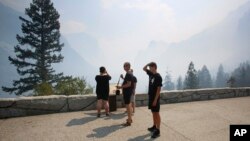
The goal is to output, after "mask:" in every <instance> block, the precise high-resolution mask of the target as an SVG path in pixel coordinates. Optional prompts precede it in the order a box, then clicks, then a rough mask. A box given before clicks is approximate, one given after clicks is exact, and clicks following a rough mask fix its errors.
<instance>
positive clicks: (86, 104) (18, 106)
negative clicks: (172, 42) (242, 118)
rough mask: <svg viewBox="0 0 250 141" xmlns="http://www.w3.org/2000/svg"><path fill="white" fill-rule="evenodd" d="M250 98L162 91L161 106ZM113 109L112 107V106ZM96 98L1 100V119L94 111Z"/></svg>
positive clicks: (142, 99) (141, 98) (238, 91)
mask: <svg viewBox="0 0 250 141" xmlns="http://www.w3.org/2000/svg"><path fill="white" fill-rule="evenodd" d="M241 96H250V87H244V88H220V89H196V90H182V91H162V92H161V104H168V103H177V102H189V101H200V100H213V99H221V98H232V97H241ZM115 99H116V105H117V108H121V107H124V103H123V98H122V95H119V96H115ZM136 105H137V106H138V107H140V106H147V105H148V95H147V94H137V95H136ZM111 106H112V105H111ZM95 107H96V96H95V95H93V94H92V95H74V96H60V95H53V96H37V97H21V98H1V99H0V118H8V117H18V116H28V115H39V114H49V113H59V112H70V111H83V110H94V109H95Z"/></svg>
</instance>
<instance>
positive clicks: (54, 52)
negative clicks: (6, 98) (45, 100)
mask: <svg viewBox="0 0 250 141" xmlns="http://www.w3.org/2000/svg"><path fill="white" fill-rule="evenodd" d="M25 14H26V15H27V17H26V18H24V17H19V19H20V20H21V21H22V25H21V28H22V35H17V36H16V39H17V41H18V45H16V46H15V47H14V50H15V55H16V56H15V57H10V56H9V61H10V62H11V64H13V65H15V66H16V68H17V72H18V74H19V75H20V79H19V80H14V81H13V87H2V89H3V90H4V91H6V92H9V93H13V92H14V93H15V94H16V95H21V94H23V93H25V92H28V91H30V90H34V89H35V88H36V86H38V85H40V84H49V85H53V84H54V83H56V82H58V81H59V80H60V79H62V78H63V73H58V74H56V73H55V70H54V69H53V68H52V64H53V63H60V62H62V60H63V56H62V55H61V54H60V52H61V50H62V47H63V44H62V43H60V31H59V29H60V23H59V17H60V15H59V14H58V12H57V11H56V9H55V8H54V6H53V3H52V2H51V1H50V0H33V1H32V3H31V4H30V7H29V8H26V9H25Z"/></svg>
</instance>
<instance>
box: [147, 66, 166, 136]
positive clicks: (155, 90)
mask: <svg viewBox="0 0 250 141" xmlns="http://www.w3.org/2000/svg"><path fill="white" fill-rule="evenodd" d="M148 67H149V69H148ZM143 70H144V71H145V72H146V73H147V74H148V76H149V86H148V108H149V109H151V112H152V115H153V126H152V127H151V128H148V130H149V131H150V132H153V134H152V136H151V138H157V137H159V136H160V124H161V117H160V113H159V112H160V91H161V87H162V77H161V75H160V74H159V73H157V65H156V63H155V62H151V63H149V64H147V65H146V66H144V67H143Z"/></svg>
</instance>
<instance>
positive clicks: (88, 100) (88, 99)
mask: <svg viewBox="0 0 250 141" xmlns="http://www.w3.org/2000/svg"><path fill="white" fill-rule="evenodd" d="M96 101H97V99H96V96H88V95H87V96H85V95H77V96H69V97H68V105H69V111H78V110H87V109H91V110H93V109H95V102H96ZM90 107H91V108H90Z"/></svg>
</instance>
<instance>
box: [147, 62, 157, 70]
mask: <svg viewBox="0 0 250 141" xmlns="http://www.w3.org/2000/svg"><path fill="white" fill-rule="evenodd" d="M149 67H154V68H155V69H157V64H156V63H155V62H151V63H149Z"/></svg>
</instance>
